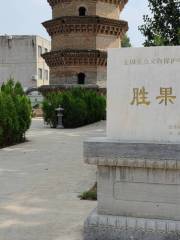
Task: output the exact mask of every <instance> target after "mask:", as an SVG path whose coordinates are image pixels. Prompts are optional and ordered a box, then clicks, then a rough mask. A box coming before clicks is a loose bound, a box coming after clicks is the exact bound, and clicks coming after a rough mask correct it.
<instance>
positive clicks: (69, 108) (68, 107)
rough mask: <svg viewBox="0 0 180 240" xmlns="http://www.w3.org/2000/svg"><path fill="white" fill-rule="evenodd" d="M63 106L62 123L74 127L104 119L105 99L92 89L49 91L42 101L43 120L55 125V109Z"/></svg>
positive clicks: (67, 126) (66, 126) (52, 125)
mask: <svg viewBox="0 0 180 240" xmlns="http://www.w3.org/2000/svg"><path fill="white" fill-rule="evenodd" d="M59 106H61V107H62V108H64V117H63V125H64V127H65V128H75V127H80V126H83V125H86V124H90V123H94V122H97V121H100V120H103V119H105V116H106V99H105V97H104V96H100V95H98V94H97V93H96V92H95V91H93V90H87V89H83V88H73V89H70V90H67V91H65V92H61V93H49V94H48V95H47V96H46V98H45V99H44V101H43V113H44V121H45V122H47V123H48V124H50V126H51V127H53V128H55V127H56V126H57V116H56V112H55V109H56V108H58V107H59Z"/></svg>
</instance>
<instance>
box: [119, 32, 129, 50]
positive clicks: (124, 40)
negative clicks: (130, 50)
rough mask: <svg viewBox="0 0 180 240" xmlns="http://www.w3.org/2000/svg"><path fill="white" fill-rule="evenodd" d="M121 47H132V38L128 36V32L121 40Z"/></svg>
mask: <svg viewBox="0 0 180 240" xmlns="http://www.w3.org/2000/svg"><path fill="white" fill-rule="evenodd" d="M121 47H122V48H126V47H132V45H131V42H130V38H129V37H128V36H127V34H125V35H124V37H123V38H122V41H121Z"/></svg>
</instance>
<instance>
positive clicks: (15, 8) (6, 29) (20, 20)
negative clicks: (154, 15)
mask: <svg viewBox="0 0 180 240" xmlns="http://www.w3.org/2000/svg"><path fill="white" fill-rule="evenodd" d="M0 2H1V14H0V35H4V34H8V35H40V36H42V37H45V38H49V36H48V34H47V32H46V30H45V29H44V28H43V26H42V25H41V23H42V22H44V21H46V20H49V19H51V8H50V6H49V4H48V3H47V0H11V3H9V1H3V0H0ZM147 2H148V0H129V2H128V4H127V5H126V7H125V9H124V10H123V12H122V13H121V19H123V20H126V21H128V22H129V32H128V36H129V37H130V40H131V43H132V45H133V47H139V46H141V45H142V43H143V36H142V34H141V33H140V32H139V31H138V26H139V25H141V24H142V22H143V21H142V16H143V14H146V13H148V7H147V4H148V3H147ZM7 13H8V14H7Z"/></svg>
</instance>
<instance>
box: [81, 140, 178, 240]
mask: <svg viewBox="0 0 180 240" xmlns="http://www.w3.org/2000/svg"><path fill="white" fill-rule="evenodd" d="M84 157H85V162H86V163H88V164H95V165H97V167H98V178H97V183H98V184H97V186H98V189H97V195H98V206H97V211H94V212H93V213H92V214H91V215H90V216H89V217H88V219H87V220H86V222H85V237H84V239H85V240H180V144H157V143H141V142H139V143H133V142H121V141H119V140H112V139H107V138H95V139H91V140H89V141H86V142H85V143H84Z"/></svg>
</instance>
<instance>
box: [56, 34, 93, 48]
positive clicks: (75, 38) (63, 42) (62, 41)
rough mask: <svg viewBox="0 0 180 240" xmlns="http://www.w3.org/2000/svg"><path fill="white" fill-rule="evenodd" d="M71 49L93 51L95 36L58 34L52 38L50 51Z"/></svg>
mask: <svg viewBox="0 0 180 240" xmlns="http://www.w3.org/2000/svg"><path fill="white" fill-rule="evenodd" d="M62 48H71V49H95V48H96V36H95V34H94V35H93V34H92V33H72V34H59V35H55V36H53V37H52V50H57V49H62Z"/></svg>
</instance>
